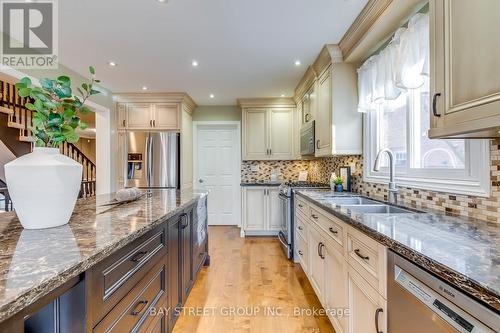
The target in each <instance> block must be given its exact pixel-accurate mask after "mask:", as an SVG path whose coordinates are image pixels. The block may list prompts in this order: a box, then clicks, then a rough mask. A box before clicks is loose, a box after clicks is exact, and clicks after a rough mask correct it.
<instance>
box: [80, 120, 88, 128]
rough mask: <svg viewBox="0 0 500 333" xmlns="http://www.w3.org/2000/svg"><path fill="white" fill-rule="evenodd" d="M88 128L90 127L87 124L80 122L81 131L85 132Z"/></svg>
mask: <svg viewBox="0 0 500 333" xmlns="http://www.w3.org/2000/svg"><path fill="white" fill-rule="evenodd" d="M87 127H88V126H87V124H86V123H84V122H83V121H80V129H81V130H85V129H87Z"/></svg>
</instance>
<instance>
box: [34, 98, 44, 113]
mask: <svg viewBox="0 0 500 333" xmlns="http://www.w3.org/2000/svg"><path fill="white" fill-rule="evenodd" d="M35 109H36V110H37V111H38V112H43V110H44V108H43V102H42V101H41V100H39V99H37V100H35Z"/></svg>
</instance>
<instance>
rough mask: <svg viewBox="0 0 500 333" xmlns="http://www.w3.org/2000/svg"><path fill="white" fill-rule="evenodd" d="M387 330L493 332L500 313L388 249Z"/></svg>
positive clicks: (395, 332) (499, 325)
mask: <svg viewBox="0 0 500 333" xmlns="http://www.w3.org/2000/svg"><path fill="white" fill-rule="evenodd" d="M387 273H388V274H387V283H388V289H387V312H388V313H387V314H388V333H441V332H447V333H448V332H449V333H451V332H460V333H492V332H498V331H499V330H500V314H499V313H496V312H494V311H493V310H490V309H489V308H487V307H486V306H484V305H482V304H480V303H479V302H477V301H475V300H474V299H472V298H470V297H469V296H467V295H465V294H464V293H462V292H460V291H458V290H457V289H455V288H453V287H451V286H450V285H448V284H447V283H445V282H443V281H441V280H440V279H438V278H436V277H435V276H433V275H431V274H429V273H428V272H426V271H425V270H423V269H421V268H420V267H418V266H416V265H415V264H413V263H411V262H410V261H408V260H406V259H404V258H402V257H401V256H399V255H398V254H396V253H394V252H391V251H389V256H388V272H387Z"/></svg>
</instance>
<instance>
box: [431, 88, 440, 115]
mask: <svg viewBox="0 0 500 333" xmlns="http://www.w3.org/2000/svg"><path fill="white" fill-rule="evenodd" d="M439 96H441V94H440V93H437V94H434V96H433V97H432V114H433V115H434V117H438V118H439V117H441V115H440V114H439V113H438V112H437V98H438V97H439Z"/></svg>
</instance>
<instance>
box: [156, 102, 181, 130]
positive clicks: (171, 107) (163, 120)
mask: <svg viewBox="0 0 500 333" xmlns="http://www.w3.org/2000/svg"><path fill="white" fill-rule="evenodd" d="M153 119H154V123H153V124H154V127H155V128H158V129H178V128H179V105H178V104H162V103H156V104H155V105H154V118H153Z"/></svg>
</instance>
